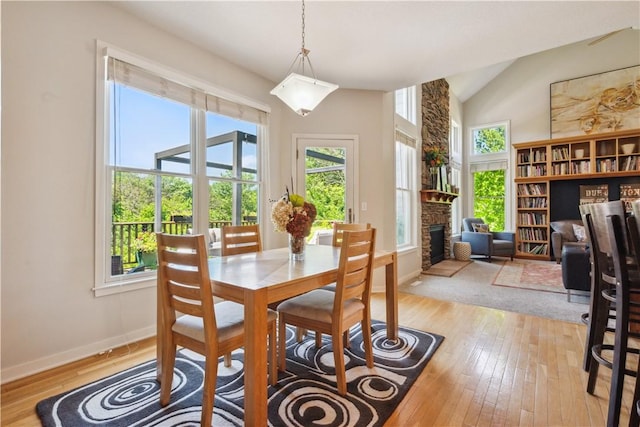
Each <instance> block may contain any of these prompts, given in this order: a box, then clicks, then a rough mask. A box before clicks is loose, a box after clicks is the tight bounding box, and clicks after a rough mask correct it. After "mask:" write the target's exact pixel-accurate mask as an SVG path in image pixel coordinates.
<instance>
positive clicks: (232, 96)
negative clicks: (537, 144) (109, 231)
mask: <svg viewBox="0 0 640 427" xmlns="http://www.w3.org/2000/svg"><path fill="white" fill-rule="evenodd" d="M105 56H112V57H115V58H117V59H120V60H122V61H126V62H128V63H130V64H133V65H136V66H138V67H141V68H144V69H146V70H148V71H150V72H153V73H156V74H158V75H161V76H164V77H166V78H169V79H172V80H175V81H178V82H181V83H183V84H185V85H189V86H191V87H195V88H199V89H201V90H203V91H205V92H208V93H212V94H215V95H216V96H219V97H220V98H225V99H228V100H230V101H232V102H236V103H238V104H244V105H247V106H250V107H253V108H257V109H259V110H262V111H264V112H265V113H267V123H266V126H268V123H269V113H270V112H271V107H270V106H269V105H267V104H263V103H261V102H258V101H255V100H253V99H250V98H247V97H245V96H242V95H240V94H237V93H235V92H232V91H229V90H227V89H223V88H220V87H217V86H215V85H212V84H210V83H207V82H205V81H202V80H200V79H198V78H196V77H193V76H190V75H188V74H186V73H183V72H180V71H176V70H173V69H171V68H169V67H166V66H164V65H160V64H158V63H155V62H153V61H150V60H148V59H145V58H142V57H140V56H138V55H135V54H133V53H130V52H127V51H125V50H122V49H119V48H117V47H115V46H113V45H110V44H109V43H106V42H103V41H101V40H96V136H95V137H96V141H95V144H96V173H95V176H96V182H95V198H96V212H95V228H94V238H95V244H94V246H95V254H94V255H95V256H94V267H95V268H94V271H95V275H94V287H93V291H94V295H95V296H96V297H100V296H106V295H112V294H116V293H121V292H128V291H133V290H137V289H144V288H149V287H153V286H156V272H148V273H146V272H142V273H138V274H135V275H133V277H127V276H126V275H120V276H117V277H110V278H109V280H107V274H106V273H107V268H108V267H107V265H108V262H107V261H108V260H107V254H108V253H109V251H110V248H109V242H108V241H107V239H105V236H106V227H107V212H108V210H109V208H110V206H109V204H110V200H108V196H109V194H108V191H107V177H108V175H109V174H108V170H109V166H108V165H107V162H106V159H108V158H109V153H108V149H109V147H108V144H106V143H105V141H108V140H109V127H108V123H107V121H106V120H105V118H106V112H107V108H108V107H109V99H108V96H107V90H106V87H105V84H108V83H106V77H107V70H106V67H105V61H104V57H105ZM202 116H203V117H204V113H202ZM203 117H202V118H200V119H201V120H203ZM258 128H259V129H260V128H263V126H259V127H258ZM262 134H266V132H262ZM197 137H198V138H203V136H202V135H198V136H197ZM265 143H266V139H265V141H263V145H265ZM261 150H263V152H265V151H266V148H262V149H261ZM201 155H202V153H197V152H196V153H195V156H194V157H195V158H194V166H195V167H196V168H197V167H198V162H202V161H204V160H199V157H200V156H201ZM258 156H260V153H258ZM201 175H202V174H201ZM204 178H206V177H204ZM204 178H203V179H204ZM197 179H198V178H194V180H193V185H194V193H193V194H194V195H195V194H198V195H200V193H202V191H204V190H202V188H201V187H202V185H199V184H200V182H199V181H202V180H199V179H198V180H197ZM257 183H258V185H262V181H261V177H260V176H258V181H257ZM205 188H206V187H205ZM196 200H197V199H194V201H193V203H194V207H193V209H194V211H196V210H203V209H206V208H204V207H202V206H199V205H197V203H198V202H196ZM261 219H262V218H261ZM203 221H204V220H203ZM201 222H202V221H201ZM205 228H206V227H205Z"/></svg>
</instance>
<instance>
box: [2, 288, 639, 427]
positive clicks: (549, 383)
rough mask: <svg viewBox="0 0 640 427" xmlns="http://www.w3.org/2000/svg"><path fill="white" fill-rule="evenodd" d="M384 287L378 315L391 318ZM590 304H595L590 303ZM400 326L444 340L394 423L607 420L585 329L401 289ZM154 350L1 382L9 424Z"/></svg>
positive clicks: (602, 381)
mask: <svg viewBox="0 0 640 427" xmlns="http://www.w3.org/2000/svg"><path fill="white" fill-rule="evenodd" d="M383 298H384V297H383V295H382V294H374V296H373V312H372V315H373V318H374V319H380V320H384V316H385V314H384V313H385V311H384V299H383ZM585 307H586V306H585ZM399 313H400V315H399V321H400V325H403V326H409V327H413V328H416V329H421V330H425V331H429V332H433V333H436V334H440V335H444V336H445V340H444V342H443V343H442V345H441V346H440V348H439V349H438V350H437V352H436V353H435V355H434V357H433V358H432V359H431V361H430V362H429V364H428V365H427V367H426V368H425V370H424V371H423V372H422V374H421V375H420V377H419V378H418V380H417V381H416V383H415V384H414V386H413V387H412V388H411V390H410V391H409V393H408V394H407V396H406V397H405V399H404V400H403V401H402V402H401V403H400V405H399V406H398V408H397V409H396V410H395V412H394V413H393V414H392V416H391V418H389V420H388V421H387V423H386V426H483V425H504V426H529V425H531V426H603V425H605V414H606V411H607V405H608V392H609V389H608V387H609V376H610V371H609V370H608V369H606V368H602V369H600V378H599V379H598V383H597V387H596V395H595V396H592V395H589V394H587V392H586V391H585V390H586V381H587V374H586V373H585V372H584V371H582V352H583V345H584V339H585V326H584V325H579V324H573V323H566V322H561V321H556V320H549V319H543V318H539V317H533V316H527V315H522V314H517V313H510V312H504V311H499V310H494V309H489V308H484V307H477V306H470V305H464V304H460V303H453V302H445V301H438V300H434V299H429V298H425V297H420V296H416V295H409V294H403V293H401V294H400V298H399ZM154 357H155V343H154V340H153V339H147V340H144V341H141V342H139V343H135V344H132V345H130V346H128V347H123V348H118V349H115V350H114V351H113V352H112V353H111V354H108V355H107V354H105V355H99V356H98V355H97V356H93V357H90V358H87V359H85V360H81V361H78V362H75V363H72V364H69V365H66V366H63V367H60V368H57V369H53V370H51V371H48V372H44V373H41V374H38V375H34V376H32V377H29V378H25V379H21V380H18V381H15V382H12V383H8V384H5V385H3V386H2V394H1V399H2V402H1V403H2V406H1V410H2V417H1V422H0V424H1V425H2V426H6V427H8V426H37V425H39V420H38V417H37V416H36V414H35V405H36V403H37V402H38V401H40V400H41V399H43V398H46V397H48V396H52V395H55V394H58V393H61V392H63V391H65V390H69V389H72V388H75V387H78V386H80V385H83V384H86V383H88V382H90V381H93V380H96V379H99V378H103V377H105V376H108V375H110V374H112V373H115V372H118V371H121V370H124V369H125V368H127V367H130V366H133V365H136V364H138V363H141V362H143V361H146V360H149V359H152V358H154ZM632 388H633V383H632V380H631V379H628V380H627V383H626V384H625V396H624V400H623V408H622V414H621V421H620V425H627V424H628V417H629V407H630V406H631V400H632V391H631V390H632Z"/></svg>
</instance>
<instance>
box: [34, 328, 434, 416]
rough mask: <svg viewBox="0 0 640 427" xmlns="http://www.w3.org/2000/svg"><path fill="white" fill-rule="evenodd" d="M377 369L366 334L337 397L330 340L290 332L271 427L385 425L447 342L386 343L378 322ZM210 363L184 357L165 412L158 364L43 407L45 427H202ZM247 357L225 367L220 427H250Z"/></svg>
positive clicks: (420, 335) (423, 336)
mask: <svg viewBox="0 0 640 427" xmlns="http://www.w3.org/2000/svg"><path fill="white" fill-rule="evenodd" d="M372 337H373V347H374V362H375V367H374V368H373V369H368V368H367V367H366V364H365V359H364V352H363V351H362V334H361V331H360V328H359V327H358V328H353V329H352V331H351V349H350V350H345V363H346V367H347V389H348V394H347V396H345V397H342V396H340V395H339V394H338V393H337V389H336V386H335V370H334V368H333V366H334V363H333V353H332V351H331V339H330V337H329V336H325V337H324V340H323V346H322V347H321V348H319V349H316V347H315V340H314V339H313V333H310V336H309V337H307V338H306V339H305V340H303V341H302V342H301V343H297V342H296V341H295V337H294V330H293V329H291V328H289V327H288V328H287V370H286V372H282V373H280V376H279V379H278V384H277V385H276V386H274V387H271V386H269V390H268V393H269V425H271V426H304V427H307V426H323V427H331V426H341V427H348V426H358V427H360V426H381V425H383V424H384V422H385V420H386V419H387V418H388V417H389V416H390V415H391V413H392V412H393V410H394V409H395V408H396V406H397V405H398V403H399V402H400V401H401V400H402V398H403V397H404V395H405V394H406V393H407V391H408V390H409V388H410V387H411V385H412V384H413V383H414V382H415V380H416V378H417V377H418V375H419V374H420V372H422V370H423V369H424V367H425V366H426V365H427V362H428V361H429V359H430V358H431V356H433V354H434V352H435V351H436V349H437V348H438V346H439V345H440V343H441V342H442V340H443V339H444V337H442V336H439V335H435V334H430V333H427V332H422V331H418V330H415V329H410V328H404V327H400V331H399V337H400V339H399V340H398V341H397V342H393V341H389V340H387V338H386V325H385V323H382V322H378V321H374V322H373V331H372ZM203 362H204V360H203V358H202V356H200V355H199V354H196V353H193V352H191V351H188V350H182V351H180V352H179V355H178V358H177V360H176V367H175V374H174V378H173V391H172V394H171V402H170V404H169V405H168V406H166V407H164V408H163V407H161V406H160V404H159V401H158V398H159V393H160V388H159V384H158V383H157V382H156V379H155V378H156V363H155V360H152V361H149V362H147V363H143V364H141V365H139V366H136V367H133V368H131V369H128V370H126V371H123V372H120V373H117V374H115V375H112V376H110V377H107V378H105V379H102V380H99V381H96V382H94V383H91V384H87V385H86V386H83V387H79V388H77V389H75V390H72V391H70V392H67V393H63V394H60V395H58V396H54V397H51V398H48V399H45V400H43V401H41V402H39V403H38V405H37V407H36V410H37V412H38V416H39V417H40V419H41V421H42V424H43V425H44V426H74V427H80V426H122V427H124V426H127V427H128V426H163V427H165V426H197V425H199V421H200V410H201V406H200V405H201V403H202V383H203V378H204V371H203ZM242 368H243V352H242V350H238V351H236V352H234V353H233V363H232V366H231V367H229V368H225V367H224V364H223V363H222V359H221V363H220V366H219V368H218V387H217V389H216V397H215V409H214V416H213V425H216V426H241V425H243V403H244V387H243V383H244V378H243V375H242V372H243V369H242Z"/></svg>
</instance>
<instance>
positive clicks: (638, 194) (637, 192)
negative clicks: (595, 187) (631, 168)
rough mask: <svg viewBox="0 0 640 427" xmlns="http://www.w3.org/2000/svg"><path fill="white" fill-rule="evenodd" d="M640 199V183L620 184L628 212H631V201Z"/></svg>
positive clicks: (621, 195) (621, 197)
mask: <svg viewBox="0 0 640 427" xmlns="http://www.w3.org/2000/svg"><path fill="white" fill-rule="evenodd" d="M638 199H640V184H620V200H622V201H623V202H624V209H625V211H626V212H631V202H633V201H634V200H638Z"/></svg>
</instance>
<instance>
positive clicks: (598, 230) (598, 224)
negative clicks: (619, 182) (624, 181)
mask: <svg viewBox="0 0 640 427" xmlns="http://www.w3.org/2000/svg"><path fill="white" fill-rule="evenodd" d="M590 210H591V220H592V222H593V230H592V231H593V234H595V238H596V239H597V243H598V248H599V251H600V252H601V253H604V254H607V256H611V253H612V251H613V248H612V247H611V243H610V242H611V241H610V238H609V228H608V226H607V219H606V218H607V216H611V215H616V216H619V217H620V218H622V221H623V222H624V218H625V212H624V203H623V202H622V201H621V200H614V201H610V202H602V203H593V204H591V205H590ZM622 233H623V239H624V241H625V248H628V245H627V244H626V239H627V233H626V227H623V229H622ZM592 237H594V236H592Z"/></svg>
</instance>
